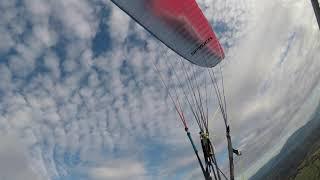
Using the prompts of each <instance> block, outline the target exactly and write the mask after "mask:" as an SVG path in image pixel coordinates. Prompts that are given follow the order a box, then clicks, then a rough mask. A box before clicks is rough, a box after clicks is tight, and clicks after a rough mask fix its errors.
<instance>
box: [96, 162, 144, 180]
mask: <svg viewBox="0 0 320 180" xmlns="http://www.w3.org/2000/svg"><path fill="white" fill-rule="evenodd" d="M90 178H92V179H95V180H100V179H114V180H122V179H123V180H124V179H141V180H142V179H147V176H146V170H145V167H144V165H143V164H141V162H135V161H132V160H125V159H122V160H115V161H113V162H112V163H109V164H106V165H104V166H102V167H97V168H93V169H92V170H91V177H90Z"/></svg>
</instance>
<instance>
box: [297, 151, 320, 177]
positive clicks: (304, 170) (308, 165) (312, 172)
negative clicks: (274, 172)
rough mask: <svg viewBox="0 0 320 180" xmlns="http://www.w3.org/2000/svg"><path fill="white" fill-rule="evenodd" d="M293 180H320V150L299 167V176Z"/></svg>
mask: <svg viewBox="0 0 320 180" xmlns="http://www.w3.org/2000/svg"><path fill="white" fill-rule="evenodd" d="M291 179H292V180H319V179H320V149H319V150H318V151H317V152H315V153H314V154H312V155H311V156H310V157H308V158H307V159H305V160H304V161H303V162H302V163H301V164H300V165H299V167H298V171H297V175H296V176H295V177H293V178H291Z"/></svg>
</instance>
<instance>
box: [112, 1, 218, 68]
mask: <svg viewBox="0 0 320 180" xmlns="http://www.w3.org/2000/svg"><path fill="white" fill-rule="evenodd" d="M111 1H112V2H113V3H114V4H116V5H117V6H118V7H119V8H121V9H122V10H123V11H125V12H126V13H127V14H128V15H129V16H131V17H132V18H133V19H134V20H135V21H137V22H138V23H139V24H140V25H141V26H143V27H144V28H145V29H147V30H148V31H149V32H150V33H151V34H152V35H154V36H155V37H156V38H158V39H159V40H160V41H162V42H163V43H164V44H165V45H166V46H168V47H169V48H170V49H172V50H173V51H175V52H176V53H178V54H179V55H180V56H182V57H184V58H185V59H187V60H188V61H190V62H192V63H194V64H196V65H198V66H202V67H214V66H215V65H217V64H218V63H219V62H220V61H221V60H222V59H223V58H224V52H223V49H222V47H221V45H220V43H219V40H218V39H217V37H216V35H215V34H214V32H213V30H212V28H211V26H210V24H209V23H208V21H207V19H206V18H205V16H204V15H203V13H202V11H201V9H200V8H199V6H198V4H197V3H196V1H195V0H111Z"/></svg>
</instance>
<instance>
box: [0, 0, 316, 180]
mask: <svg viewBox="0 0 320 180" xmlns="http://www.w3.org/2000/svg"><path fill="white" fill-rule="evenodd" d="M10 2H13V1H10ZM10 2H6V1H0V10H1V12H3V15H2V16H0V24H3V26H1V27H0V33H1V34H2V36H1V38H0V39H4V41H6V43H4V42H3V41H1V40H0V56H2V54H1V53H3V52H4V53H3V54H6V53H7V52H9V51H10V49H11V50H13V53H12V54H10V56H4V59H5V60H4V61H0V100H1V102H0V131H1V132H10V131H18V130H21V131H19V133H18V137H19V138H20V139H21V141H24V142H25V143H26V146H27V148H25V149H23V151H25V152H26V154H28V153H30V154H31V156H30V159H31V160H29V158H26V159H25V160H24V162H27V164H28V165H29V164H30V163H29V162H32V163H31V164H32V167H33V169H34V170H35V171H36V172H37V174H39V175H41V176H43V177H48V179H53V178H57V179H59V178H61V177H62V176H65V175H72V173H73V171H72V170H74V169H76V170H78V169H81V172H82V173H83V174H86V173H89V174H90V175H92V177H94V178H97V179H99V178H100V179H103V178H110V179H127V178H128V177H130V176H135V177H139V178H140V177H141V178H146V179H148V177H150V176H152V178H157V177H160V178H161V177H163V176H168V177H169V176H173V175H174V174H176V173H178V172H180V171H183V170H184V169H185V168H186V169H187V168H189V167H190V166H192V167H193V166H195V164H196V160H195V159H194V160H195V161H193V158H194V157H193V156H194V155H193V152H192V150H191V149H190V148H191V146H190V145H189V144H188V141H187V138H186V136H185V133H184V131H183V128H182V125H181V123H180V122H179V121H178V120H177V119H178V118H177V115H176V114H175V112H174V109H173V107H172V104H171V102H170V99H169V98H168V96H167V92H166V90H165V88H164V87H163V86H162V84H161V81H160V80H159V77H158V75H157V73H156V72H154V67H153V66H154V63H155V64H157V65H159V68H160V70H161V72H162V73H163V76H164V79H165V81H166V82H168V84H169V85H170V86H178V85H177V84H178V83H177V81H176V80H174V77H173V76H172V75H171V74H170V73H168V69H169V68H168V66H167V64H166V60H168V61H169V59H170V61H169V62H172V63H173V64H175V65H176V64H179V58H178V56H177V55H176V54H174V53H173V52H171V51H169V50H167V48H166V47H164V45H161V44H160V43H159V42H158V41H157V40H155V39H154V38H151V36H150V35H149V34H148V33H147V32H146V31H145V30H143V29H142V28H141V27H140V26H139V25H137V24H134V23H132V22H133V21H131V20H130V18H129V17H128V16H127V15H125V13H123V12H122V11H121V10H120V9H119V8H117V7H116V6H114V5H111V3H110V2H109V1H107V2H102V3H101V1H93V2H91V1H90V2H89V1H86V0H81V1H74V0H69V1H60V0H59V1H53V0H48V1H41V2H40V1H38V0H26V1H23V2H24V3H22V4H23V5H25V7H15V4H14V3H10ZM199 3H200V4H201V7H202V8H203V10H205V14H206V16H207V17H208V18H209V19H210V22H213V24H217V23H223V24H225V25H227V26H228V27H227V30H226V32H223V33H221V34H220V35H221V36H222V37H221V41H222V42H223V44H228V45H230V48H226V52H227V53H226V54H227V58H226V60H225V61H224V62H223V63H222V67H223V70H224V75H225V83H226V84H225V85H226V92H227V98H228V99H227V100H228V105H229V108H228V112H229V115H230V120H231V122H232V133H233V140H234V142H235V144H238V145H239V146H240V147H241V148H243V149H244V152H245V154H244V156H243V157H244V158H243V159H241V160H240V161H239V162H238V164H245V166H243V167H241V168H242V169H240V171H243V169H246V168H247V167H250V166H251V167H252V166H254V165H255V164H260V162H264V161H266V160H267V159H268V157H269V156H270V155H268V154H274V153H269V152H276V150H275V149H274V148H273V147H274V146H278V147H281V144H280V145H278V144H276V141H277V139H276V138H275V137H277V136H281V137H283V138H284V140H282V141H281V142H284V141H285V138H287V137H288V136H289V135H290V133H292V132H293V131H294V130H295V129H297V128H299V127H300V126H302V125H303V124H304V123H305V122H306V121H307V120H308V118H306V117H308V115H309V114H310V113H312V111H313V110H314V109H313V108H311V107H315V105H316V104H317V101H318V99H319V97H318V95H317V92H316V91H315V88H316V85H317V84H318V79H319V75H320V74H319V71H318V69H319V65H320V64H319V62H318V59H317V57H319V53H318V52H319V43H318V42H317V41H316V40H317V37H319V34H318V31H317V29H316V25H315V19H314V15H313V14H312V10H309V9H308V6H310V4H309V2H302V1H298V0H290V1H281V0H278V1H274V2H270V1H261V2H260V1H259V2H255V1H251V0H241V1H239V0H227V1H223V0H217V1H212V0H205V1H199ZM101 4H103V6H108V7H110V8H109V9H108V10H110V11H109V12H108V13H110V16H109V17H108V18H107V19H108V22H107V25H108V28H109V29H108V30H109V31H110V32H109V34H108V35H109V36H110V37H111V39H112V42H111V46H112V51H107V52H105V53H103V54H101V55H100V56H97V57H94V56H93V52H92V51H93V50H91V49H92V47H91V45H92V40H93V38H94V36H95V35H96V32H97V31H101V30H98V29H97V28H98V25H99V23H100V19H99V18H98V17H99V13H100V12H99V10H101V9H102V8H101V6H102V5H101ZM302 15H303V17H305V18H304V20H303V21H302V20H301V18H300V17H301V16H302ZM103 23H105V22H103ZM30 26H31V27H32V28H31V27H30ZM4 27H5V28H4ZM217 28H218V27H217ZM220 28H221V27H220ZM217 30H219V29H217ZM21 35H22V36H21ZM129 35H132V36H135V37H136V38H137V39H138V40H141V41H142V42H143V43H141V44H139V43H136V42H131V41H129V40H128V38H127V37H128V36H129ZM1 58H2V57H1ZM188 67H189V66H188ZM189 68H190V67H189ZM190 69H191V68H190ZM195 70H197V72H198V73H199V74H198V75H199V76H198V77H199V79H202V80H203V79H204V77H206V76H207V75H206V74H205V73H204V72H201V71H202V69H199V68H195ZM177 71H178V72H177V73H178V74H180V75H181V74H183V71H181V69H180V70H179V69H178V68H177ZM202 87H203V82H202ZM178 90H179V93H181V89H180V88H178ZM310 99H313V100H314V101H312V100H310ZM184 103H186V102H184ZM215 103H216V101H214V100H212V102H210V107H216V104H215ZM301 107H304V108H302V109H303V111H302V110H300V111H299V108H301ZM212 111H215V108H213V109H212ZM187 115H188V123H189V126H190V131H192V133H193V135H194V139H195V140H197V135H198V129H197V128H196V124H195V122H194V120H193V119H192V118H191V116H190V112H187ZM220 118H221V117H219V116H217V118H216V120H215V121H214V122H212V123H210V127H211V129H212V131H213V137H214V141H215V143H216V149H217V151H218V153H219V155H220V154H222V153H223V150H224V145H225V140H224V128H223V124H222V121H221V120H220ZM284 130H285V131H284ZM2 141H3V142H5V140H3V139H1V142H2ZM261 142H263V143H261ZM149 144H156V145H159V146H160V147H161V148H159V151H161V155H163V156H166V157H170V158H171V160H170V161H167V160H166V159H162V161H157V162H150V161H153V160H150V159H149V158H150V157H149V155H146V154H145V151H146V149H148V148H150V147H149ZM152 147H153V146H152ZM187 148H189V150H190V151H186V150H185V149H187ZM27 152H28V153H27ZM115 152H117V153H119V154H121V156H122V157H125V158H124V159H126V158H129V157H130V158H136V159H135V160H128V162H127V161H125V160H123V161H122V160H117V159H116V156H115V154H117V153H115ZM181 152H184V153H181ZM19 153H20V152H19ZM179 153H181V154H179ZM68 154H72V155H73V156H74V157H73V156H72V157H73V158H74V159H72V158H70V159H71V160H70V159H69V160H70V161H75V162H74V164H72V163H71V165H70V162H67V160H68V158H66V157H68ZM177 154H178V155H177ZM265 154H267V155H266V156H265V157H267V158H264V159H263V161H259V157H263V156H264V155H265ZM159 156H160V154H159ZM0 157H1V155H0ZM130 158H129V159H130ZM225 158H226V157H225ZM225 158H224V159H225ZM65 159H66V160H65ZM137 159H138V160H137ZM124 161H125V162H126V163H127V164H126V163H124ZM171 161H172V162H171ZM105 162H108V163H105ZM223 162H224V161H223ZM148 163H152V167H153V168H155V169H157V168H159V169H163V170H162V171H159V172H156V173H155V172H153V171H152V170H150V169H148V168H147V167H148V166H146V165H145V164H148ZM88 164H90V165H92V166H89V165H88ZM122 164H126V165H124V166H125V168H123V169H125V170H126V171H124V172H123V171H121V169H119V168H118V167H119V166H120V165H122ZM99 165H101V166H99ZM224 165H225V166H226V164H224ZM88 166H89V167H88ZM85 168H88V169H89V170H88V169H85ZM237 168H238V166H237ZM1 170H2V169H1V168H0V172H1ZM198 170H199V169H195V171H194V172H191V173H190V178H198V177H200V176H201V174H199V172H198ZM249 171H251V173H252V172H253V171H254V170H251V169H250V170H249ZM111 172H113V173H111ZM152 173H155V174H156V175H153V174H152ZM150 174H152V175H150ZM154 176H157V177H154ZM139 178H138V179H139ZM186 178H188V176H186Z"/></svg>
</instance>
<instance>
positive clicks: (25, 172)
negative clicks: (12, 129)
mask: <svg viewBox="0 0 320 180" xmlns="http://www.w3.org/2000/svg"><path fill="white" fill-rule="evenodd" d="M0 142H1V147H0V162H1V163H0V178H1V179H12V180H20V179H35V180H40V179H44V178H43V177H41V176H39V175H38V174H37V173H36V171H35V170H34V169H32V166H31V165H30V161H29V160H28V159H29V158H28V155H27V153H26V149H25V147H24V146H23V143H22V142H20V140H18V138H17V137H16V136H15V135H12V134H11V135H8V134H2V135H1V138H0Z"/></svg>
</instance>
